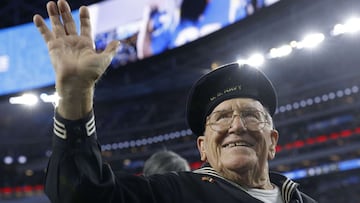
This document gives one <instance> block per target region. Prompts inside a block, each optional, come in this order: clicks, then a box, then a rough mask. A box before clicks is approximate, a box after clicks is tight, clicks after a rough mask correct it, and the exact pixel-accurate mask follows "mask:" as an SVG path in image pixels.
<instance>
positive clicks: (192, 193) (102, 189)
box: [45, 113, 315, 203]
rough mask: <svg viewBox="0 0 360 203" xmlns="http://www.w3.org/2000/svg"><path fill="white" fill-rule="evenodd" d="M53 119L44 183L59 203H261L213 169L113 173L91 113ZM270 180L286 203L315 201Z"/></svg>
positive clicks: (280, 179) (276, 177) (278, 179)
mask: <svg viewBox="0 0 360 203" xmlns="http://www.w3.org/2000/svg"><path fill="white" fill-rule="evenodd" d="M54 120H55V121H54V137H53V153H52V156H51V159H50V161H49V165H48V169H47V176H46V184H45V192H46V194H47V195H48V197H49V198H50V200H51V201H52V202H54V203H55V202H77V203H81V202H86V203H89V202H101V203H106V202H114V203H121V202H125V203H132V202H134V203H141V202H144V203H172V202H173V203H190V202H191V203H201V202H204V203H205V202H206V203H225V202H226V203H232V202H234V203H235V202H236V203H241V202H243V203H261V202H262V201H260V200H258V199H256V198H254V197H252V196H251V195H249V194H248V193H247V192H246V189H244V188H242V187H241V186H239V185H237V184H236V183H233V182H231V181H229V180H226V179H225V178H223V177H221V176H220V175H219V174H218V173H217V172H216V171H215V170H213V169H212V168H211V167H210V166H205V167H202V168H201V169H198V170H195V171H193V172H178V173H168V174H165V175H153V176H150V177H144V176H135V175H129V174H126V173H121V172H119V173H114V172H113V170H112V169H111V168H110V166H109V165H107V164H104V163H103V162H102V158H101V151H100V147H99V144H98V142H97V138H96V132H95V121H94V116H93V114H92V113H91V114H90V115H89V116H88V117H87V118H84V119H81V120H78V121H67V120H65V119H63V118H61V117H60V116H59V115H55V119H54ZM270 178H271V182H272V183H273V184H276V185H277V186H278V187H279V188H280V191H281V195H282V197H283V201H284V202H285V203H289V202H291V203H293V202H294V203H295V202H298V203H310V202H315V201H314V200H313V199H311V198H310V197H308V196H307V195H305V194H303V193H302V192H300V191H299V190H298V188H297V187H298V184H297V183H295V182H293V181H291V180H290V179H288V178H286V177H285V176H282V175H280V174H277V173H270Z"/></svg>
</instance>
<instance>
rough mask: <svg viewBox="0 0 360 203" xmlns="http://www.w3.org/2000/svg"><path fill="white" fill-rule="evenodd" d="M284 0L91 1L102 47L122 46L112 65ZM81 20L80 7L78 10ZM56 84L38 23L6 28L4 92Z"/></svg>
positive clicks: (1, 56)
mask: <svg viewBox="0 0 360 203" xmlns="http://www.w3.org/2000/svg"><path fill="white" fill-rule="evenodd" d="M277 1H279V0H257V1H253V0H136V1H132V0H126V1H125V0H109V1H104V2H100V3H97V4H93V5H90V6H89V9H90V15H91V16H90V17H91V22H92V26H93V30H92V31H93V37H94V41H95V46H96V49H97V50H103V49H104V48H105V47H106V45H107V44H108V43H109V42H110V41H112V40H120V41H121V42H122V43H121V46H120V48H119V50H118V52H117V54H116V55H115V57H114V60H113V61H112V66H111V67H112V68H119V67H121V66H124V65H126V64H128V63H131V62H135V61H137V60H141V59H143V58H147V57H151V56H153V55H157V54H160V53H162V52H164V51H166V50H169V49H173V48H176V47H179V46H182V45H184V44H186V43H189V42H192V41H194V40H196V39H198V38H200V37H202V36H205V35H208V34H210V33H212V32H214V31H216V30H218V29H221V28H223V27H224V26H227V25H229V24H232V23H234V22H236V21H239V20H241V19H243V18H246V17H247V16H249V15H252V14H253V13H256V12H257V11H258V10H261V9H262V8H264V7H267V6H270V5H272V4H273V3H275V2H277ZM73 14H74V17H75V21H76V22H77V25H79V23H78V22H79V19H78V11H74V12H73ZM52 84H54V72H53V69H52V67H51V63H50V59H49V56H48V52H47V48H46V46H45V43H44V42H43V39H42V37H41V35H40V34H39V33H38V31H37V30H36V28H35V26H34V25H33V24H32V23H28V24H24V25H20V26H16V27H12V28H6V29H3V30H0V95H4V94H11V93H16V92H19V91H24V90H28V89H34V88H41V87H45V86H49V85H52Z"/></svg>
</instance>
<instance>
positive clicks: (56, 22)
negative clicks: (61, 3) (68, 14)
mask: <svg viewBox="0 0 360 203" xmlns="http://www.w3.org/2000/svg"><path fill="white" fill-rule="evenodd" d="M46 8H47V12H48V14H49V18H50V22H51V27H52V30H53V33H54V35H55V37H61V36H64V35H65V34H66V33H65V29H64V26H63V24H62V23H61V20H60V15H59V11H58V8H57V6H56V4H55V2H53V1H50V2H48V3H47V4H46Z"/></svg>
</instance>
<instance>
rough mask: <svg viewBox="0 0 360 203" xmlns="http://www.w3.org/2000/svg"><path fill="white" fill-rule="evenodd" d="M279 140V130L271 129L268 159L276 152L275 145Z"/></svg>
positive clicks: (273, 156)
mask: <svg viewBox="0 0 360 203" xmlns="http://www.w3.org/2000/svg"><path fill="white" fill-rule="evenodd" d="M278 140H279V132H278V131H277V130H271V133H270V141H271V143H270V146H269V155H268V159H269V160H272V159H274V158H275V154H276V145H277V143H278Z"/></svg>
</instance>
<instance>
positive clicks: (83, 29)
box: [80, 6, 92, 38]
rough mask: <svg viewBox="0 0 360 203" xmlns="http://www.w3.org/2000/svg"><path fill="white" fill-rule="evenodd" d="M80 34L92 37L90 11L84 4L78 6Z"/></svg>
mask: <svg viewBox="0 0 360 203" xmlns="http://www.w3.org/2000/svg"><path fill="white" fill-rule="evenodd" d="M80 35H81V36H85V37H89V38H92V35H91V22H90V13H89V9H88V8H87V7H86V6H81V7H80Z"/></svg>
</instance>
